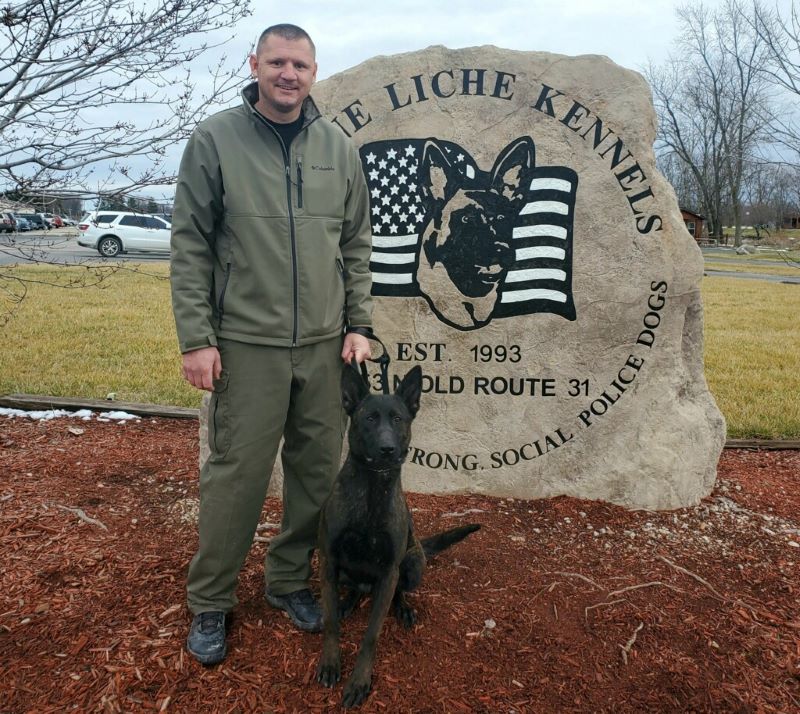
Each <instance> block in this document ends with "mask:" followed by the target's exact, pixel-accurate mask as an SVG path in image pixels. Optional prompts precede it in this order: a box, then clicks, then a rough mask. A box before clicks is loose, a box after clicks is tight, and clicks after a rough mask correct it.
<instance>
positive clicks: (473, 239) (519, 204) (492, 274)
mask: <svg viewBox="0 0 800 714" xmlns="http://www.w3.org/2000/svg"><path fill="white" fill-rule="evenodd" d="M533 167H534V146H533V141H532V140H531V139H530V137H521V138H520V139H517V140H516V141H513V142H512V143H510V144H509V145H508V146H507V147H506V148H505V149H503V151H501V152H500V155H499V156H498V157H497V160H496V161H495V164H494V167H493V168H492V170H491V171H490V172H488V173H486V172H479V173H480V175H478V176H469V175H466V174H465V173H463V172H462V171H460V170H459V169H458V168H457V167H456V165H455V164H454V163H453V161H452V160H451V158H449V157H448V155H447V153H446V152H445V151H444V149H443V147H442V146H441V145H440V144H439V143H438V142H437V141H435V140H429V141H428V142H426V144H425V148H424V152H423V157H422V162H421V166H420V183H421V185H422V190H423V195H424V197H425V201H426V204H427V209H428V210H427V217H428V222H427V223H426V225H425V226H424V228H423V229H422V238H421V244H420V255H419V265H418V268H417V276H416V277H417V282H418V284H419V287H420V292H421V293H422V295H423V296H424V297H425V298H426V299H427V301H428V303H429V304H430V306H431V309H432V310H433V311H434V313H436V315H437V316H438V317H439V319H440V320H442V321H443V322H445V323H447V324H448V325H450V326H452V327H456V328H458V329H461V330H473V329H476V328H478V327H483V326H484V325H486V324H488V322H489V321H490V320H491V318H492V313H493V311H494V309H495V306H496V305H497V301H498V298H499V288H500V285H501V284H502V282H503V280H504V279H505V276H506V273H507V272H508V269H509V268H510V267H511V266H513V264H514V261H515V251H514V247H513V244H512V230H513V228H514V225H515V221H516V219H517V217H518V216H519V213H520V210H521V209H522V208H523V206H524V205H525V198H524V193H525V188H526V186H527V185H528V184H529V183H530V173H531V171H532V169H533ZM470 173H474V171H472V172H470Z"/></svg>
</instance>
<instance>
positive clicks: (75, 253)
mask: <svg viewBox="0 0 800 714" xmlns="http://www.w3.org/2000/svg"><path fill="white" fill-rule="evenodd" d="M167 260H169V253H166V252H165V253H126V254H125V255H120V256H118V257H116V258H104V257H103V256H101V255H100V254H99V253H98V252H97V251H96V250H93V249H91V248H83V247H81V246H79V245H78V243H77V240H76V237H75V233H74V231H70V230H68V229H67V230H65V229H60V230H59V229H56V230H54V231H48V232H47V233H32V232H31V233H21V234H18V235H14V234H11V233H3V234H1V235H0V265H11V264H14V263H47V264H54V263H55V264H61V265H74V264H76V263H78V264H81V263H87V262H92V263H94V262H100V263H113V262H120V261H121V262H130V261H133V262H135V263H159V262H166V261H167Z"/></svg>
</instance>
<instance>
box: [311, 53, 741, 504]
mask: <svg viewBox="0 0 800 714" xmlns="http://www.w3.org/2000/svg"><path fill="white" fill-rule="evenodd" d="M312 95H313V96H314V98H315V100H316V101H317V103H318V105H319V107H320V109H321V110H322V112H323V114H324V115H326V116H327V117H328V118H330V119H331V120H333V121H334V122H335V123H336V124H338V125H339V126H340V127H341V129H342V130H343V131H344V132H346V133H347V134H348V135H350V136H351V137H352V140H353V142H354V143H355V144H356V145H357V146H358V147H359V151H360V156H361V161H362V164H363V167H364V173H365V176H366V179H367V184H368V187H369V190H370V197H371V198H370V200H371V218H372V234H373V238H372V241H373V253H372V262H371V268H372V272H373V280H374V283H373V295H374V296H375V313H374V318H375V329H376V332H377V334H378V335H379V336H380V337H381V339H382V340H383V341H384V342H385V343H386V345H387V348H388V351H389V354H390V357H391V358H392V364H391V368H390V382H391V384H392V386H394V384H395V383H396V382H397V380H399V378H400V377H401V376H402V375H403V374H405V372H406V371H407V370H408V369H410V368H411V367H412V366H414V365H416V364H419V365H421V366H422V369H423V371H424V375H425V377H424V382H425V383H424V392H425V393H424V394H423V401H422V408H421V411H420V413H419V416H418V417H417V420H416V422H415V424H414V432H413V433H414V435H413V439H412V446H411V449H410V451H409V455H408V459H407V462H406V466H405V468H404V472H403V480H404V485H405V488H407V489H409V490H412V491H421V492H439V493H447V492H478V493H487V494H492V495H498V496H515V497H523V498H538V497H548V496H556V495H561V494H566V495H570V496H577V497H580V498H589V499H603V500H607V501H611V502H614V503H618V504H622V505H625V506H629V507H636V508H649V509H668V508H677V507H680V506H686V505H689V504H693V503H697V502H698V501H699V500H700V499H701V498H702V497H703V496H705V495H707V494H708V493H709V492H710V490H711V488H712V486H713V483H714V480H715V474H716V464H717V460H718V457H719V454H720V451H721V449H722V447H723V444H724V440H725V423H724V420H723V418H722V415H721V414H720V412H719V410H718V409H717V407H716V404H715V402H714V399H713V397H712V396H711V394H710V393H709V391H708V388H707V385H706V381H705V377H704V374H703V308H702V303H701V294H700V281H701V277H702V273H703V270H702V267H703V266H702V258H701V254H700V251H699V249H698V247H697V245H696V243H695V241H694V240H693V239H692V237H691V236H690V235H689V233H688V232H687V231H686V229H685V227H684V224H683V221H682V219H681V214H680V211H679V209H678V204H677V202H676V198H675V195H674V192H673V190H672V188H671V187H670V185H669V184H668V183H667V182H666V180H665V179H664V178H663V177H662V176H661V174H660V173H659V172H658V171H657V170H656V167H655V159H654V154H653V140H654V138H655V133H656V119H655V114H654V111H653V106H652V101H651V96H650V91H649V89H648V86H647V84H646V83H645V81H644V79H643V78H642V77H641V76H640V75H639V74H637V73H635V72H633V71H630V70H627V69H624V68H622V67H619V66H617V65H615V64H614V63H612V62H611V61H610V60H608V59H607V58H605V57H599V56H581V57H564V56H559V55H552V54H546V53H541V52H514V51H507V50H501V49H498V48H495V47H476V48H468V49H460V50H449V49H446V48H444V47H431V48H428V49H426V50H423V51H419V52H414V53H410V54H404V55H398V56H393V57H377V58H374V59H371V60H369V61H367V62H364V63H363V64H361V65H359V66H358V67H355V68H353V69H351V70H348V71H346V72H344V73H341V74H337V75H335V76H333V77H330V78H329V79H326V80H324V81H322V82H320V83H319V84H317V85H316V86H315V87H314V89H313V91H312ZM329 168H330V167H326V166H307V167H304V170H305V171H306V173H311V174H313V173H314V172H317V171H318V172H323V171H326V170H329ZM372 381H373V384H372V386H373V388H374V389H376V390H379V389H380V388H381V386H382V385H381V384H380V381H381V380H380V376H379V375H378V374H377V373H376V374H373V376H372Z"/></svg>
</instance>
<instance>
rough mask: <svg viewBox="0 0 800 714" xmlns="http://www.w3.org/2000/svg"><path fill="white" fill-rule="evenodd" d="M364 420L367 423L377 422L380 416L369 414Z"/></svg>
mask: <svg viewBox="0 0 800 714" xmlns="http://www.w3.org/2000/svg"><path fill="white" fill-rule="evenodd" d="M364 418H365V419H366V420H367V421H377V419H378V415H377V414H375V413H374V412H373V413H372V414H367V416H366V417H364Z"/></svg>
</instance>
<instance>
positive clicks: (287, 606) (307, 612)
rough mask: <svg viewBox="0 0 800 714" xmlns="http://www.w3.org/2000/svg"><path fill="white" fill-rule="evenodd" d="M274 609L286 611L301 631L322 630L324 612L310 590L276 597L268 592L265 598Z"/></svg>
mask: <svg viewBox="0 0 800 714" xmlns="http://www.w3.org/2000/svg"><path fill="white" fill-rule="evenodd" d="M264 597H266V599H267V602H268V603H269V604H270V605H272V607H277V608H278V609H279V610H284V611H285V612H286V613H287V614H288V615H289V619H290V620H291V621H292V622H293V623H294V624H295V625H296V626H297V627H299V628H300V629H301V630H305V631H306V632H319V631H320V630H322V610H320V607H319V603H318V602H317V599H316V598H315V597H314V595H313V594H312V593H311V591H310V590H309V589H308V588H305V589H304V590H297V591H295V592H293V593H289V594H288V595H275V594H273V593H271V592H270V591H269V590H267V593H266V595H265V596H264Z"/></svg>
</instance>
